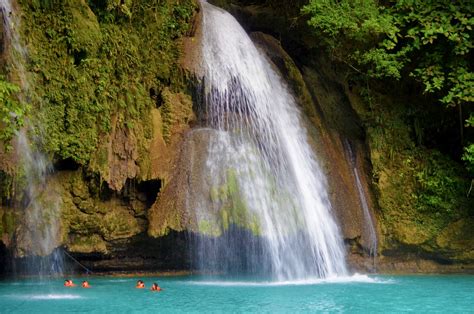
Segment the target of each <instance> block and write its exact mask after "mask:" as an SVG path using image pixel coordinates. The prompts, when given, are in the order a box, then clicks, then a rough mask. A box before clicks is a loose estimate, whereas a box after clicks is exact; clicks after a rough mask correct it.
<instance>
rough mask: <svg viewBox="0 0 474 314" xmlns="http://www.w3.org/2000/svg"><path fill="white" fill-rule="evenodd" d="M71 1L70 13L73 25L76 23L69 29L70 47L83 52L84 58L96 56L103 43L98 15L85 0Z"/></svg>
mask: <svg viewBox="0 0 474 314" xmlns="http://www.w3.org/2000/svg"><path fill="white" fill-rule="evenodd" d="M69 3H70V4H69V5H70V8H69V10H68V13H69V14H70V17H71V23H72V25H75V27H74V28H72V29H68V30H67V31H68V35H69V36H70V37H71V40H70V41H69V45H70V48H71V50H72V51H73V52H74V53H75V54H77V55H80V54H83V55H82V56H81V57H82V58H87V56H94V55H95V54H96V53H97V50H98V49H99V47H100V46H101V44H102V34H101V31H100V26H99V22H98V21H97V17H96V16H95V14H94V12H92V10H91V9H90V8H89V6H88V5H87V3H86V2H85V0H79V1H69Z"/></svg>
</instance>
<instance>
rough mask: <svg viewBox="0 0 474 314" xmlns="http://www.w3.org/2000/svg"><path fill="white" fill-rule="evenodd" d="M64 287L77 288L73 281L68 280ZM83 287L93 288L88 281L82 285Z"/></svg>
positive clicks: (65, 281)
mask: <svg viewBox="0 0 474 314" xmlns="http://www.w3.org/2000/svg"><path fill="white" fill-rule="evenodd" d="M64 286H65V287H75V286H76V284H75V283H74V282H72V280H71V279H66V280H64ZM81 287H82V288H90V287H91V286H90V285H89V282H88V281H87V280H84V281H83V282H82V284H81Z"/></svg>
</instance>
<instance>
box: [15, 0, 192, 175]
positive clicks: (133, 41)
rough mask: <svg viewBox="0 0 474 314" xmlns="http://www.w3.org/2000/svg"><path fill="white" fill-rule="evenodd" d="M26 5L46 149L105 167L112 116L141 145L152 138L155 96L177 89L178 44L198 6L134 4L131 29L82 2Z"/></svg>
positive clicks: (35, 98)
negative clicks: (103, 141)
mask: <svg viewBox="0 0 474 314" xmlns="http://www.w3.org/2000/svg"><path fill="white" fill-rule="evenodd" d="M20 4H21V5H22V6H23V13H24V15H23V19H24V22H23V23H22V25H27V27H28V28H27V29H26V28H25V29H23V37H24V38H25V42H28V52H29V58H30V63H29V64H27V69H28V70H29V71H30V73H31V78H32V82H31V86H34V87H35V89H34V93H32V95H30V99H31V101H32V103H33V105H34V107H35V109H36V110H33V112H34V113H35V115H36V119H35V121H37V122H38V124H42V125H43V126H44V129H47V130H48V132H47V133H45V134H44V135H45V143H46V149H47V150H48V151H49V152H53V153H55V154H56V155H57V156H58V157H59V158H63V159H65V158H72V159H74V160H75V161H77V162H78V163H80V164H82V165H87V164H88V162H89V161H90V160H91V158H95V159H98V162H96V164H98V165H101V166H102V165H103V164H104V161H105V160H104V158H103V157H104V154H103V151H101V152H99V154H98V156H97V157H95V151H96V149H97V147H98V145H99V142H100V139H101V138H102V137H103V136H104V135H106V134H108V133H109V132H110V131H111V118H110V117H111V116H113V115H121V116H123V117H124V118H123V119H121V120H120V123H121V125H120V126H119V127H125V126H126V127H128V128H129V129H130V130H132V132H136V134H135V136H136V138H138V139H139V140H140V141H146V139H147V138H150V135H151V123H150V118H149V112H150V110H151V108H153V107H154V105H155V103H154V101H153V100H152V99H151V97H150V94H149V90H150V89H154V90H161V89H163V87H165V86H170V85H171V86H173V85H174V84H176V88H178V86H179V84H180V78H179V77H180V76H181V73H180V72H179V71H178V66H177V62H178V57H179V42H178V41H177V40H176V39H177V38H179V37H180V36H182V35H183V34H184V33H185V32H186V31H187V29H188V23H189V21H190V19H191V17H192V15H193V13H194V10H195V8H196V6H195V3H194V1H192V0H186V1H180V2H174V1H165V2H164V3H160V4H155V3H153V4H152V3H150V2H148V1H144V0H142V1H134V2H133V6H131V7H130V8H129V9H130V13H131V16H130V18H127V19H126V21H125V20H123V19H121V18H118V17H117V18H115V17H114V14H115V13H114V12H109V11H107V10H106V8H104V7H101V6H100V5H97V4H96V3H95V2H90V3H86V2H85V1H83V0H81V1H64V2H61V3H58V4H57V5H54V6H47V5H40V4H38V3H35V2H29V1H20ZM91 8H92V10H91ZM125 22H126V23H125ZM137 126H139V127H137ZM143 145H145V146H146V144H143Z"/></svg>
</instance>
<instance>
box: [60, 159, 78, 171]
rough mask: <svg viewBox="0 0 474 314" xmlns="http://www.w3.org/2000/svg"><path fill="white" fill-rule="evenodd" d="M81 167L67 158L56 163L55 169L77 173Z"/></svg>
mask: <svg viewBox="0 0 474 314" xmlns="http://www.w3.org/2000/svg"><path fill="white" fill-rule="evenodd" d="M80 167H81V165H80V164H78V163H77V162H76V161H75V160H74V159H72V158H66V159H61V160H58V161H56V162H55V163H54V169H55V170H56V171H68V170H70V171H76V170H78V169H79V168H80Z"/></svg>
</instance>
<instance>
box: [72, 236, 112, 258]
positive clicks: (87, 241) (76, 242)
mask: <svg viewBox="0 0 474 314" xmlns="http://www.w3.org/2000/svg"><path fill="white" fill-rule="evenodd" d="M67 249H68V251H69V252H73V253H76V252H77V253H102V254H107V253H108V250H107V244H106V242H105V241H104V239H103V238H102V237H101V236H100V235H98V234H92V235H86V236H81V235H76V236H74V237H73V238H72V239H71V240H70V241H69V243H68V245H67Z"/></svg>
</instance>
